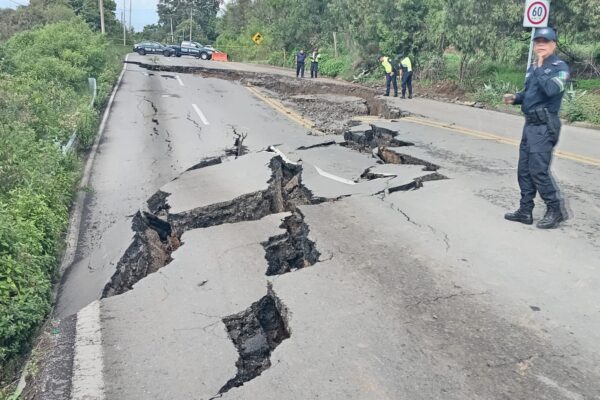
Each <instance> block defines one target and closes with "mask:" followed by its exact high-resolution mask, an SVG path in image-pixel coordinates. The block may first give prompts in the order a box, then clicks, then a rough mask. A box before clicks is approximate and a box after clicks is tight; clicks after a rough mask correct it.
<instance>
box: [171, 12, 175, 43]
mask: <svg viewBox="0 0 600 400" xmlns="http://www.w3.org/2000/svg"><path fill="white" fill-rule="evenodd" d="M171 43H175V38H174V37H173V16H172V15H171Z"/></svg>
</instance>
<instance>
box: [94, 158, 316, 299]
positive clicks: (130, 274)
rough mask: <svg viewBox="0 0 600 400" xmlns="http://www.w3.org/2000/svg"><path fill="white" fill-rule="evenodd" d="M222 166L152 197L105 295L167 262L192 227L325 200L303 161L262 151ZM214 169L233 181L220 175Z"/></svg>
mask: <svg viewBox="0 0 600 400" xmlns="http://www.w3.org/2000/svg"><path fill="white" fill-rule="evenodd" d="M219 166H220V167H221V168H219V169H218V170H215V169H214V168H213V169H211V168H196V169H192V170H190V171H188V172H186V173H184V174H183V175H182V176H180V177H179V179H176V180H174V181H172V182H171V183H170V184H168V185H167V186H165V187H164V188H163V189H162V190H161V191H159V192H157V193H156V194H155V195H154V196H153V197H152V198H151V199H150V200H149V201H148V205H149V207H150V211H151V212H139V213H138V214H136V216H135V217H134V219H133V225H132V226H133V230H134V232H136V234H135V237H134V241H133V243H132V244H131V246H130V247H129V248H128V250H127V251H126V253H125V255H124V256H123V258H122V259H121V260H120V261H119V264H118V266H117V272H116V273H115V274H114V275H113V277H112V278H111V281H110V282H109V283H108V284H107V285H106V287H105V289H104V293H103V297H108V296H112V295H116V294H121V293H124V292H125V291H127V290H130V289H131V288H132V287H133V285H134V284H135V283H136V282H138V281H139V280H140V279H142V278H144V277H145V276H147V275H148V274H149V273H152V272H156V271H157V270H158V269H160V268H162V267H163V266H165V265H166V264H167V263H168V262H169V261H170V253H171V252H172V251H174V250H176V249H177V248H178V247H179V246H180V238H181V235H182V234H183V233H184V232H186V231H188V230H192V229H197V228H206V227H209V226H215V225H220V224H225V223H236V222H240V221H253V220H258V219H261V218H263V217H264V216H266V215H270V214H275V213H281V212H284V211H293V210H295V209H296V207H297V206H299V205H302V204H315V203H319V202H322V201H325V199H321V198H314V196H313V195H312V193H311V192H310V191H309V190H308V189H307V188H306V187H305V186H304V185H303V184H302V177H301V171H302V167H301V166H299V165H294V164H290V163H287V162H285V161H284V160H283V159H282V158H281V157H280V156H276V155H275V154H274V153H269V152H262V153H256V154H252V155H248V156H246V157H241V158H239V159H238V160H237V161H235V162H234V161H232V162H227V163H224V164H219ZM213 172H216V173H218V174H219V175H221V176H227V177H228V180H229V181H228V182H223V181H215V180H214V175H213ZM202 199H206V201H202ZM208 199H210V200H208ZM231 199H233V200H231Z"/></svg>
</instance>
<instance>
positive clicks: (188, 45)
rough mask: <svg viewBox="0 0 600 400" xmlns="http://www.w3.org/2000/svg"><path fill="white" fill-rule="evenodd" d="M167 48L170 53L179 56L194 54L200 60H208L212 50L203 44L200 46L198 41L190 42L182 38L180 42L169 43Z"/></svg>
mask: <svg viewBox="0 0 600 400" xmlns="http://www.w3.org/2000/svg"><path fill="white" fill-rule="evenodd" d="M169 48H170V49H171V50H172V51H173V53H172V54H171V55H176V56H177V57H181V56H194V57H196V58H201V59H202V60H210V59H211V58H212V54H213V50H212V49H209V48H207V47H205V46H202V45H201V44H200V43H198V42H190V41H187V40H184V41H183V42H181V44H171V45H169ZM165 55H166V54H165Z"/></svg>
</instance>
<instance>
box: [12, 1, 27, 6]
mask: <svg viewBox="0 0 600 400" xmlns="http://www.w3.org/2000/svg"><path fill="white" fill-rule="evenodd" d="M8 1H10V2H11V3H15V4H16V5H18V6H21V7H27V4H23V3H19V2H18V1H15V0H8Z"/></svg>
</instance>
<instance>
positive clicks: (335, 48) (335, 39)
mask: <svg viewBox="0 0 600 400" xmlns="http://www.w3.org/2000/svg"><path fill="white" fill-rule="evenodd" d="M333 49H334V52H335V58H337V56H338V50H337V32H333Z"/></svg>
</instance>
